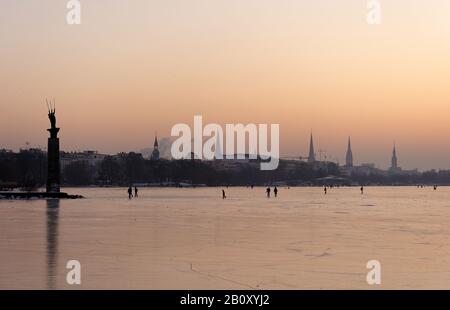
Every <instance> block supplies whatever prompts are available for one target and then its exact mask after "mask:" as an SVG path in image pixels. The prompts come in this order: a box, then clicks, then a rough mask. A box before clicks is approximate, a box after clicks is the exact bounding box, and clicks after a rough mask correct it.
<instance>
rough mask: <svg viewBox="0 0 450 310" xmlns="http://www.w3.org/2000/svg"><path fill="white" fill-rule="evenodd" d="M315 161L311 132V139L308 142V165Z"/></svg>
mask: <svg viewBox="0 0 450 310" xmlns="http://www.w3.org/2000/svg"><path fill="white" fill-rule="evenodd" d="M315 161H316V155H315V152H314V140H313V135H312V132H311V139H310V140H309V156H308V162H309V163H313V162H315Z"/></svg>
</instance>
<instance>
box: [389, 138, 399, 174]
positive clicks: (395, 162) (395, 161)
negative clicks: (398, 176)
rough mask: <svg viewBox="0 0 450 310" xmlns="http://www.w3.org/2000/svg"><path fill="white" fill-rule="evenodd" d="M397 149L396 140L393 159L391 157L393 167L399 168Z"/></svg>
mask: <svg viewBox="0 0 450 310" xmlns="http://www.w3.org/2000/svg"><path fill="white" fill-rule="evenodd" d="M397 168H398V165H397V151H396V149H395V142H394V149H393V150H392V159H391V169H397Z"/></svg>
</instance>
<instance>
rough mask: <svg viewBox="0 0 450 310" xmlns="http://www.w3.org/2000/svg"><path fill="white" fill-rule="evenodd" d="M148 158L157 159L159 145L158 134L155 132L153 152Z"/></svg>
mask: <svg viewBox="0 0 450 310" xmlns="http://www.w3.org/2000/svg"><path fill="white" fill-rule="evenodd" d="M150 159H152V160H159V146H158V135H157V134H156V133H155V142H154V143H153V152H152V155H150Z"/></svg>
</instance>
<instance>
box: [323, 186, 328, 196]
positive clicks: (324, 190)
mask: <svg viewBox="0 0 450 310" xmlns="http://www.w3.org/2000/svg"><path fill="white" fill-rule="evenodd" d="M323 192H324V194H325V195H326V194H327V187H326V186H324V187H323Z"/></svg>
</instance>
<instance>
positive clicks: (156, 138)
mask: <svg viewBox="0 0 450 310" xmlns="http://www.w3.org/2000/svg"><path fill="white" fill-rule="evenodd" d="M153 147H154V148H155V149H157V148H158V135H157V134H155V143H153Z"/></svg>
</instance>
